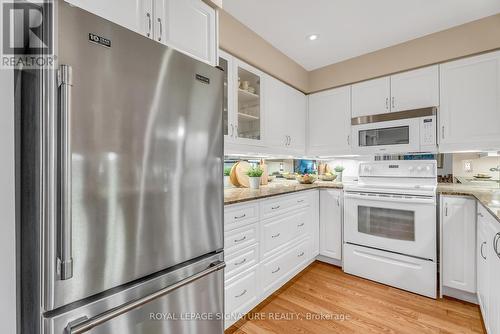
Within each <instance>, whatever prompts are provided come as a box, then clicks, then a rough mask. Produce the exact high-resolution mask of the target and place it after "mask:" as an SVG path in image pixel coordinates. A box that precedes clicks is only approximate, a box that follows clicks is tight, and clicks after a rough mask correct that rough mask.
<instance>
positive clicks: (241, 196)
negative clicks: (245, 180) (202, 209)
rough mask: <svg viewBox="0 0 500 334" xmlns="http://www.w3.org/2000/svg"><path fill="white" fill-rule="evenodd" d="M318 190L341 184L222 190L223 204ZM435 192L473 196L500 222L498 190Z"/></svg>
mask: <svg viewBox="0 0 500 334" xmlns="http://www.w3.org/2000/svg"><path fill="white" fill-rule="evenodd" d="M320 188H322V189H323V188H327V189H328V188H333V189H342V188H343V184H342V183H340V182H331V181H330V182H329V181H316V182H315V183H314V184H300V183H298V182H297V181H288V180H275V181H273V182H270V183H269V184H268V185H266V186H261V188H260V189H258V190H254V189H248V188H226V189H224V204H225V205H229V204H235V203H241V202H246V201H252V200H256V199H260V198H266V197H272V196H278V195H284V194H288V193H293V192H297V191H305V190H311V189H320ZM437 192H438V194H440V195H454V196H473V197H475V198H476V199H477V200H478V201H479V202H480V203H481V204H482V205H483V206H484V207H485V208H486V209H487V210H488V211H489V212H490V213H491V214H492V215H493V216H494V217H495V218H496V219H497V220H498V221H499V222H500V202H498V203H494V202H493V201H494V195H495V193H499V192H500V189H492V188H484V187H475V186H466V185H462V184H452V183H449V184H448V183H440V184H439V185H438V188H437ZM498 199H499V200H500V194H499V195H498Z"/></svg>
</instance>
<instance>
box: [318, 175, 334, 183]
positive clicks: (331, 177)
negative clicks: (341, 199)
mask: <svg viewBox="0 0 500 334" xmlns="http://www.w3.org/2000/svg"><path fill="white" fill-rule="evenodd" d="M336 178H337V175H335V174H323V175H320V176H319V179H320V180H321V181H334V180H335V179H336Z"/></svg>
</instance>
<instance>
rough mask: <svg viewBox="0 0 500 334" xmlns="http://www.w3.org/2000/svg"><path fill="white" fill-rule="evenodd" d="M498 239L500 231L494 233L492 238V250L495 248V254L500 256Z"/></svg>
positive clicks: (499, 238)
mask: <svg viewBox="0 0 500 334" xmlns="http://www.w3.org/2000/svg"><path fill="white" fill-rule="evenodd" d="M498 240H500V232H498V233H497V234H495V238H494V239H493V250H495V254H496V255H497V256H498V257H499V258H500V251H499V250H498Z"/></svg>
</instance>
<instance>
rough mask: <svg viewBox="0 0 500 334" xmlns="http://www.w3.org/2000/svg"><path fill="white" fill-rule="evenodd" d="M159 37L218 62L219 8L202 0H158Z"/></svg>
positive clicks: (196, 55) (172, 44)
mask: <svg viewBox="0 0 500 334" xmlns="http://www.w3.org/2000/svg"><path fill="white" fill-rule="evenodd" d="M154 5H155V10H154V11H155V17H154V27H155V34H154V35H155V37H154V38H155V39H156V40H157V41H160V42H162V43H164V44H166V45H169V46H173V47H174V48H176V49H178V50H180V51H182V52H184V53H187V54H188V55H190V56H192V57H194V58H197V59H199V60H201V61H205V62H207V63H209V64H212V65H215V64H216V63H217V59H216V57H217V28H216V21H217V15H216V10H215V9H214V8H212V7H210V6H209V5H207V4H206V3H204V2H203V1H201V0H154Z"/></svg>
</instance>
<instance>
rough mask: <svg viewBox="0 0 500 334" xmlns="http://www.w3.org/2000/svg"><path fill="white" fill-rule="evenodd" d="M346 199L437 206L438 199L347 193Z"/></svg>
mask: <svg viewBox="0 0 500 334" xmlns="http://www.w3.org/2000/svg"><path fill="white" fill-rule="evenodd" d="M344 197H345V198H346V199H362V200H367V201H374V202H397V203H411V204H436V199H435V198H434V197H413V196H412V197H406V196H404V195H402V196H398V197H395V196H391V195H387V196H385V195H361V194H359V193H345V194H344Z"/></svg>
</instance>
